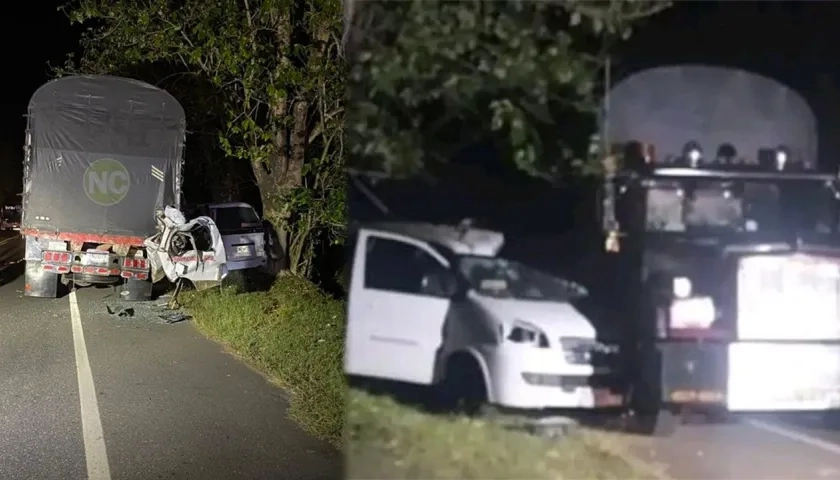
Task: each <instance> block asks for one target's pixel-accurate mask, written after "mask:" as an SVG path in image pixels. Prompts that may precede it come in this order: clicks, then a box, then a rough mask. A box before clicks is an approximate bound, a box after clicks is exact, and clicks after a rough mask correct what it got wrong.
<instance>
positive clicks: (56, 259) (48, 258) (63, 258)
mask: <svg viewBox="0 0 840 480" xmlns="http://www.w3.org/2000/svg"><path fill="white" fill-rule="evenodd" d="M71 258H72V257H71V255H70V253H69V252H44V261H45V262H50V263H70V259H71Z"/></svg>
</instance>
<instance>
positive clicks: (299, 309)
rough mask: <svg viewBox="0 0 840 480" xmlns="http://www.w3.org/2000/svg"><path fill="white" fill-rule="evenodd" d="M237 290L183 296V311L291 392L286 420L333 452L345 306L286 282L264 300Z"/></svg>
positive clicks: (296, 280) (341, 396) (301, 282)
mask: <svg viewBox="0 0 840 480" xmlns="http://www.w3.org/2000/svg"><path fill="white" fill-rule="evenodd" d="M239 290H240V289H239V288H236V287H224V288H222V289H221V291H220V290H219V289H211V290H208V291H204V292H185V293H184V297H183V303H184V306H185V307H186V308H187V309H188V310H189V312H190V313H191V314H192V315H193V317H194V318H195V322H196V324H197V325H198V328H199V329H200V330H201V331H203V332H204V333H205V334H206V335H208V336H209V337H211V338H213V339H215V340H217V341H219V342H221V343H222V344H225V345H227V346H229V347H230V348H231V349H232V350H233V351H234V352H235V353H236V354H238V355H239V356H241V357H242V358H243V359H244V360H246V361H247V362H248V363H250V364H251V365H252V366H254V367H255V368H256V369H257V370H259V371H261V372H263V373H265V374H266V375H267V376H269V377H270V378H271V379H272V380H273V381H275V382H276V383H277V384H278V385H280V386H281V387H283V388H285V389H287V390H288V391H289V392H290V394H291V400H290V411H289V414H290V416H291V418H293V419H294V420H296V421H297V422H298V423H300V424H301V426H303V428H304V429H306V430H307V431H309V432H310V433H312V434H313V435H315V436H317V437H319V438H323V439H327V440H329V441H331V442H332V443H333V444H336V445H340V439H341V434H342V428H343V423H344V403H345V392H346V388H347V387H346V385H345V381H344V376H343V374H342V370H343V368H342V361H343V352H344V322H345V308H344V303H343V302H341V301H339V300H336V299H333V298H331V297H329V296H328V295H326V294H325V293H323V292H322V291H321V290H319V289H318V287H316V286H315V285H313V284H312V283H310V282H308V281H307V280H305V279H302V278H300V277H296V276H293V275H281V276H280V277H278V278H277V280H275V282H274V284H273V285H272V286H271V288H270V289H269V290H268V291H266V292H253V293H239Z"/></svg>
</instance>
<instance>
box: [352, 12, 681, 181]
mask: <svg viewBox="0 0 840 480" xmlns="http://www.w3.org/2000/svg"><path fill="white" fill-rule="evenodd" d="M354 3H355V5H354V7H353V10H354V11H353V31H352V32H351V34H350V35H349V40H348V42H349V43H348V51H350V52H352V55H353V57H354V59H353V61H352V62H351V63H352V64H353V68H352V69H351V75H350V89H351V90H350V91H351V96H352V99H353V102H354V115H353V117H352V118H351V119H350V123H349V125H350V126H349V131H348V133H349V134H350V135H351V137H350V140H349V145H350V146H351V149H352V154H353V155H354V162H355V161H356V158H357V157H358V158H360V159H364V162H365V163H364V164H362V165H360V166H362V167H367V168H376V169H383V170H385V171H388V172H391V173H394V174H412V173H416V172H418V171H420V170H421V169H429V168H430V167H433V166H434V165H435V164H436V163H442V162H446V161H447V160H448V159H449V158H451V156H452V155H453V154H455V153H456V152H457V151H458V150H459V149H461V148H462V147H464V146H466V145H469V144H472V143H474V142H476V141H480V140H486V139H487V138H488V136H489V137H490V138H492V139H493V140H494V143H495V144H496V145H497V146H498V147H499V148H500V150H501V151H502V152H503V154H504V156H505V158H509V159H510V161H512V162H513V164H515V166H516V167H517V168H519V169H520V170H522V171H524V172H526V173H528V174H531V175H533V176H541V177H557V176H559V175H561V174H562V173H563V172H564V171H566V170H568V166H569V164H572V163H573V164H574V166H575V167H581V168H582V167H584V166H585V163H586V162H582V161H580V160H577V161H575V156H574V153H575V152H574V149H573V148H572V147H573V146H574V145H573V144H572V143H571V142H569V137H580V136H583V137H584V138H585V137H586V135H588V134H589V133H591V130H588V129H581V128H578V129H577V131H575V130H574V129H573V128H569V126H567V125H564V124H563V123H564V121H567V120H568V119H569V118H575V119H577V118H579V114H584V115H590V116H591V114H593V113H594V112H595V110H596V108H597V104H598V100H599V96H600V92H599V90H598V87H599V84H600V83H601V82H600V78H601V75H602V72H603V65H604V61H605V59H606V53H607V51H608V47H610V46H611V45H613V44H614V43H615V42H617V41H620V40H621V39H626V38H627V37H629V35H630V31H631V30H630V29H631V27H632V26H633V25H634V24H636V23H637V22H638V20H640V19H643V18H646V17H648V16H650V15H652V14H654V13H656V12H658V11H661V10H663V9H664V8H666V7H667V6H668V5H669V3H668V2H665V1H631V0H610V1H602V2H591V1H588V2H584V1H582V0H581V1H559V0H553V1H542V2H532V1H527V2H526V1H516V0H508V1H462V2H454V1H445V0H412V1H404V2H384V1H365V2H354ZM578 121H579V120H578ZM561 125H562V127H561ZM561 128H562V131H561ZM584 130H588V131H584ZM581 132H583V135H580V133H581ZM583 148H584V149H585V145H583ZM577 153H580V151H578V152H577ZM360 162H361V160H360Z"/></svg>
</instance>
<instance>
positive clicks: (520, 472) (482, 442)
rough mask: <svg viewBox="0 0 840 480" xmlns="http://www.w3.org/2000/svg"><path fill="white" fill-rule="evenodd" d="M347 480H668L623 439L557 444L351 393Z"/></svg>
mask: <svg viewBox="0 0 840 480" xmlns="http://www.w3.org/2000/svg"><path fill="white" fill-rule="evenodd" d="M347 405H348V406H347V411H346V422H347V423H346V430H345V437H346V440H345V450H344V452H345V453H344V458H345V465H346V467H345V468H346V470H345V471H346V478H348V479H369V478H389V479H408V478H451V479H455V478H486V479H491V478H496V479H502V478H528V479H581V478H585V479H599V480H607V479H616V480H618V479H622V480H627V479H648V478H651V479H653V478H661V475H660V474H659V473H657V471H656V469H655V467H653V466H650V465H646V464H644V463H643V462H641V461H640V460H639V461H637V460H635V458H633V457H631V456H629V455H628V454H627V452H626V451H624V449H623V445H622V442H621V440H620V438H619V437H618V436H617V435H613V434H608V433H604V432H596V431H592V430H586V429H583V430H581V431H580V432H579V433H574V434H572V435H571V436H569V437H568V438H564V439H559V440H549V439H545V438H541V437H537V436H534V435H530V434H527V433H524V432H520V431H513V430H509V429H506V428H504V427H503V426H501V425H499V424H494V423H490V422H488V421H484V420H475V419H469V418H465V417H455V416H437V415H430V414H426V413H422V412H420V411H418V410H415V409H413V408H410V407H406V406H402V405H400V404H398V403H396V402H395V401H394V400H392V399H390V398H389V397H385V396H374V395H370V394H368V393H365V392H362V391H359V390H355V389H353V390H350V392H349V393H348V404H347Z"/></svg>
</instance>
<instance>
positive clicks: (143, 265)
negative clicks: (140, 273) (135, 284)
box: [123, 258, 148, 270]
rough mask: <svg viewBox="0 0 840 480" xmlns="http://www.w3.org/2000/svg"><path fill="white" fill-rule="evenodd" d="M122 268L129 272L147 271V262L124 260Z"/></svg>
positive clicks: (134, 259)
mask: <svg viewBox="0 0 840 480" xmlns="http://www.w3.org/2000/svg"><path fill="white" fill-rule="evenodd" d="M123 268H128V269H131V270H146V269H148V262H147V261H146V259H145V258H124V259H123Z"/></svg>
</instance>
